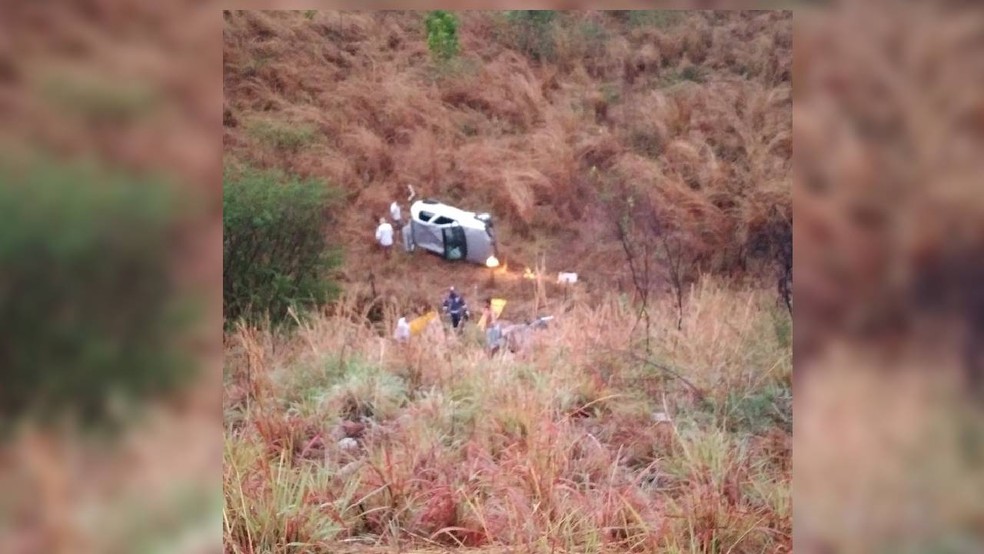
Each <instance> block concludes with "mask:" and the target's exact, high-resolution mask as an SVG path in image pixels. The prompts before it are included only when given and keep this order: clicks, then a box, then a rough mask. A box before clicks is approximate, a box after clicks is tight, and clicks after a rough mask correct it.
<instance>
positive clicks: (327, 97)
mask: <svg viewBox="0 0 984 554" xmlns="http://www.w3.org/2000/svg"><path fill="white" fill-rule="evenodd" d="M460 17H461V31H460V35H461V40H462V55H461V57H460V59H458V60H456V62H455V63H453V64H450V65H449V66H440V67H435V66H434V65H433V63H432V61H431V59H430V56H429V53H428V52H427V50H426V45H425V41H424V38H423V30H422V29H423V24H422V20H421V16H420V14H417V13H411V12H387V13H383V14H376V15H372V14H365V13H348V12H317V13H315V14H313V16H312V17H310V18H308V17H305V16H304V15H303V14H302V13H301V12H284V13H278V12H232V13H230V14H227V15H226V19H225V52H224V54H225V65H224V82H225V110H226V116H227V117H226V142H225V146H226V153H227V156H230V157H231V158H235V159H240V160H242V161H245V162H248V163H253V164H258V165H262V166H269V165H277V166H281V167H283V168H284V169H287V170H289V171H292V172H296V173H299V174H301V175H304V176H306V177H307V176H316V177H321V178H324V179H325V180H326V181H328V182H331V183H333V184H335V185H336V186H339V187H341V188H342V189H343V190H344V191H345V192H346V193H347V195H348V198H349V200H350V201H351V209H350V210H348V211H347V212H346V213H345V214H344V216H343V217H342V219H341V221H340V223H339V229H338V232H339V240H341V241H343V242H344V243H345V247H346V250H347V251H348V252H349V253H350V256H349V257H350V266H351V267H352V269H353V270H355V271H357V272H363V273H364V272H365V271H367V270H368V269H369V268H370V267H371V265H372V264H371V263H370V262H371V261H370V260H366V259H365V258H364V257H362V256H360V255H359V253H360V252H362V251H363V248H364V247H365V245H367V244H368V243H371V232H370V231H371V222H372V221H375V218H376V217H378V216H379V215H380V212H381V211H382V210H384V209H385V207H386V206H387V205H388V203H389V202H390V201H391V200H392V199H394V198H405V196H404V194H405V192H404V191H405V190H406V189H405V185H406V184H407V183H412V184H414V186H415V187H416V188H417V190H418V193H419V194H420V195H422V196H435V197H439V198H443V199H445V200H448V201H451V202H456V203H460V204H462V205H464V206H466V207H470V208H475V209H488V210H490V211H492V213H493V214H494V215H495V216H496V217H497V219H498V225H499V229H500V235H501V236H502V237H503V238H504V240H503V242H504V243H505V249H506V258H507V261H510V262H512V263H513V265H518V266H522V265H532V264H533V260H534V258H535V256H536V254H537V250H538V249H544V248H548V249H550V250H552V251H554V252H557V253H558V254H559V256H558V257H560V258H563V259H565V260H572V261H573V260H578V259H585V258H586V256H585V254H586V253H584V252H578V251H577V248H578V246H577V245H579V244H583V243H585V242H591V243H594V244H595V245H596V246H597V248H595V250H596V251H609V250H610V251H615V249H612V248H609V247H610V246H613V245H615V244H616V243H614V242H613V241H614V237H613V236H612V232H611V229H610V228H608V227H607V226H606V225H605V222H604V221H601V220H599V217H600V216H599V214H598V213H595V210H594V209H593V208H592V206H595V205H597V203H598V200H599V195H600V194H602V192H603V190H604V188H605V187H606V184H607V183H610V182H611V181H626V182H629V184H631V185H632V186H638V187H642V188H646V189H652V190H653V191H655V194H656V195H657V196H658V198H659V201H660V202H662V203H666V204H668V205H669V206H671V207H672V208H674V209H676V211H677V215H676V217H677V219H678V220H679V224H680V226H681V227H683V228H685V229H705V234H710V233H708V232H707V231H706V229H713V234H714V237H715V239H714V240H712V241H708V242H707V244H706V245H705V246H704V248H705V250H706V252H705V254H706V255H705V256H704V258H706V259H707V260H708V261H707V262H706V263H705V264H704V266H705V267H704V269H705V270H707V271H730V270H732V269H733V268H734V266H735V264H737V263H739V262H740V261H741V260H740V258H741V257H742V256H749V255H750V254H748V252H749V249H748V248H745V245H746V242H747V241H748V240H749V236H750V234H753V233H754V230H755V229H756V228H757V226H761V225H763V224H767V223H768V222H767V221H766V220H768V219H769V218H775V217H785V218H787V219H788V218H789V217H790V215H789V214H790V206H791V197H790V194H789V192H790V188H789V169H790V164H789V161H790V157H791V153H792V148H791V139H790V137H791V134H792V119H791V85H790V79H789V71H790V64H791V17H790V14H789V13H788V12H775V13H769V12H755V13H752V12H747V13H698V12H693V13H682V14H680V15H679V16H676V17H672V18H662V17H649V18H647V17H644V16H632V15H631V14H630V15H626V14H621V15H618V14H616V15H612V14H605V13H601V12H570V13H566V14H558V16H557V17H556V18H555V21H554V23H553V24H552V26H550V27H549V33H550V36H551V37H553V40H554V41H555V43H556V48H555V51H554V54H552V57H551V58H548V59H546V60H544V61H543V62H537V61H533V60H531V59H530V58H528V57H527V56H525V55H523V54H522V53H519V52H517V51H515V50H513V49H511V48H510V44H511V43H510V41H509V40H507V39H506V38H504V37H507V36H508V34H509V33H510V32H513V31H514V30H513V29H510V28H509V22H508V21H507V19H506V18H504V17H503V16H502V15H501V14H498V13H491V12H466V13H462V14H461V15H460ZM258 118H259V119H269V118H275V119H276V118H279V119H280V120H282V121H284V122H290V123H291V125H295V126H307V127H310V128H314V129H316V130H317V132H316V135H317V138H316V139H315V140H313V141H312V142H313V145H312V146H310V147H307V148H304V149H302V150H301V151H300V152H297V153H295V154H291V155H288V156H285V155H283V153H282V152H281V151H278V150H282V149H278V148H276V146H271V145H269V144H262V143H261V144H257V143H256V141H255V140H252V139H251V138H250V137H249V133H248V130H249V128H250V127H249V122H250V121H253V120H255V119H258ZM230 122H235V124H234V125H233V124H231V123H230ZM302 128H303V127H302ZM777 213H778V214H783V215H781V216H777V215H776V214H777ZM572 220H581V221H582V225H581V226H572V225H570V222H571V221H572ZM599 231H600V233H599ZM534 238H535V239H536V240H537V241H539V245H538V247H532V246H529V245H528V244H523V243H529V241H531V240H533V239H534ZM725 250H727V251H729V252H733V253H734V254H733V255H730V256H720V255H719V256H717V258H716V259H714V260H712V258H714V256H712V254H713V253H715V252H718V253H719V252H721V251H725ZM598 261H600V260H598ZM615 261H616V260H615V259H612V258H609V259H608V260H607V263H600V264H599V263H592V264H584V265H583V267H577V268H573V267H567V268H563V269H570V270H575V271H579V272H581V273H582V274H584V275H586V276H588V277H589V278H590V277H597V278H599V279H600V278H604V277H605V271H604V270H603V269H602V267H616V266H617V264H615V263H614V262H615ZM743 267H745V269H746V270H747V269H748V267H747V266H744V265H743Z"/></svg>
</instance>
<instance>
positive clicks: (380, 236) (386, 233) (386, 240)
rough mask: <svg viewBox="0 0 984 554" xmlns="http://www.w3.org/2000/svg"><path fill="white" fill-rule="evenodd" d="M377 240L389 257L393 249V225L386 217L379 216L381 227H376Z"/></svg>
mask: <svg viewBox="0 0 984 554" xmlns="http://www.w3.org/2000/svg"><path fill="white" fill-rule="evenodd" d="M376 240H377V241H378V242H379V246H380V247H382V249H383V253H384V254H386V256H387V257H388V256H389V255H390V251H391V250H392V249H393V226H392V225H390V224H389V223H388V222H387V221H386V218H385V217H381V218H379V227H376Z"/></svg>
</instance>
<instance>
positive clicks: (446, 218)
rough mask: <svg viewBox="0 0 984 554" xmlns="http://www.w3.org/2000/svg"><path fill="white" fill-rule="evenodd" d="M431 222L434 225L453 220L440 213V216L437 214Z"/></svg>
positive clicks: (452, 221)
mask: <svg viewBox="0 0 984 554" xmlns="http://www.w3.org/2000/svg"><path fill="white" fill-rule="evenodd" d="M433 223H434V224H435V225H448V224H451V223H454V220H453V219H451V218H448V217H444V216H443V215H442V216H439V217H438V218H437V219H435V220H434V222H433Z"/></svg>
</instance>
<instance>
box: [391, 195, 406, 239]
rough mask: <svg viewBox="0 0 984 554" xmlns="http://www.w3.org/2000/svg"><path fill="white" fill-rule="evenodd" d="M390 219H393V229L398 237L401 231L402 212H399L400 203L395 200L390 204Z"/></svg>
mask: <svg viewBox="0 0 984 554" xmlns="http://www.w3.org/2000/svg"><path fill="white" fill-rule="evenodd" d="M390 219H392V220H393V230H394V232H395V233H396V236H397V237H399V236H400V235H402V231H403V221H402V219H403V214H401V213H400V205H399V204H397V203H396V200H394V201H393V203H392V204H390Z"/></svg>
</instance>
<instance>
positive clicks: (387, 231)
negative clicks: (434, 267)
mask: <svg viewBox="0 0 984 554" xmlns="http://www.w3.org/2000/svg"><path fill="white" fill-rule="evenodd" d="M407 190H408V191H409V193H410V195H409V196H408V197H407V202H413V199H414V197H415V196H417V192H416V191H415V190H413V185H407ZM389 212H390V219H391V220H393V223H390V222H389V221H387V220H386V218H385V217H381V218H379V226H378V227H376V243H377V244H378V245H379V247H380V248H382V250H383V253H384V254H385V255H386V256H389V255H390V252H392V251H393V239H394V236H395V235H396V233H397V232H398V231H399V230H400V229H402V228H403V214H402V212H401V210H400V204H399V203H397V201H396V200H394V201H393V203H392V204H390V207H389Z"/></svg>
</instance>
